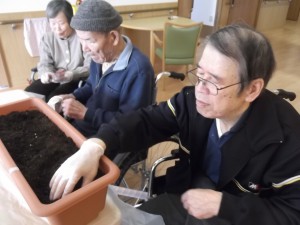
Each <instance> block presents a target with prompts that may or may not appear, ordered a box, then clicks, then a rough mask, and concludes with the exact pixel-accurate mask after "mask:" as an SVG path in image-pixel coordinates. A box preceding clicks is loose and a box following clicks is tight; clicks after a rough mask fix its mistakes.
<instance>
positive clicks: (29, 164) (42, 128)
mask: <svg viewBox="0 0 300 225" xmlns="http://www.w3.org/2000/svg"><path fill="white" fill-rule="evenodd" d="M0 139H1V140H2V142H3V143H4V145H5V147H6V148H7V150H8V151H9V153H10V155H11V157H12V158H13V159H14V161H15V163H16V164H17V166H18V167H19V169H20V170H21V172H22V174H23V175H24V177H25V178H26V180H27V182H28V183H29V185H30V186H31V188H32V189H33V191H34V192H35V194H36V195H37V197H38V198H39V200H40V201H41V202H42V203H44V204H47V203H50V200H49V193H50V188H49V182H50V179H51V177H52V176H53V174H54V172H55V171H56V170H57V169H58V167H59V166H60V165H61V164H62V163H63V162H64V161H65V160H66V159H67V158H68V157H69V156H70V155H72V154H73V153H74V152H75V151H77V150H78V148H77V146H76V145H75V143H74V142H73V140H72V139H71V138H69V137H67V136H66V135H65V134H64V133H63V132H62V131H61V130H60V129H59V128H57V127H56V125H55V124H54V123H53V122H52V121H51V120H50V119H48V117H47V116H45V115H44V114H42V113H41V112H40V111H37V110H33V111H24V112H12V113H10V114H8V115H4V116H0Z"/></svg>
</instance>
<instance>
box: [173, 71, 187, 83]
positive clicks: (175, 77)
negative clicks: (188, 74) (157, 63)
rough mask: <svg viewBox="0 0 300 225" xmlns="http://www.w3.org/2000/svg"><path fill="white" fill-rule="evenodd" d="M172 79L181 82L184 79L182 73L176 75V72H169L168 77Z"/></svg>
mask: <svg viewBox="0 0 300 225" xmlns="http://www.w3.org/2000/svg"><path fill="white" fill-rule="evenodd" d="M169 77H172V78H174V79H179V80H181V81H183V80H184V79H185V75H184V74H183V73H176V72H170V76H169Z"/></svg>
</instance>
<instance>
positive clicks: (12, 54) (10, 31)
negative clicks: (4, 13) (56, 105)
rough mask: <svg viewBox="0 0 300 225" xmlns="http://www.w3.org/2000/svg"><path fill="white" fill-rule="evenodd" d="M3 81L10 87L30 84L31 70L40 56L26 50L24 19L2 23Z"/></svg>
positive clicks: (0, 30) (0, 29) (22, 86)
mask: <svg viewBox="0 0 300 225" xmlns="http://www.w3.org/2000/svg"><path fill="white" fill-rule="evenodd" d="M0 51H1V53H0V54H1V65H0V71H1V79H0V80H1V82H3V84H4V85H9V86H10V87H16V88H24V87H26V86H27V85H28V82H27V78H29V75H30V70H31V68H32V67H34V66H36V63H37V61H38V58H32V57H30V56H29V54H28V52H27V51H26V48H25V44H24V35H23V20H21V21H20V22H19V21H18V22H12V23H4V22H2V24H1V25H0Z"/></svg>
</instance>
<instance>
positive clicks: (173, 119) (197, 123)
mask: <svg viewBox="0 0 300 225" xmlns="http://www.w3.org/2000/svg"><path fill="white" fill-rule="evenodd" d="M274 68H275V59H274V55H273V50H272V47H271V45H270V43H269V41H268V40H267V39H266V38H265V37H264V36H263V35H262V34H261V33H259V32H257V31H255V30H253V29H251V28H249V27H247V26H244V25H238V24H236V25H230V26H227V27H224V28H222V29H220V30H218V31H216V32H215V33H213V34H212V35H210V36H209V37H208V38H207V40H206V41H205V42H204V50H203V54H202V56H201V58H200V61H199V63H198V66H197V68H196V69H194V70H192V71H190V72H189V74H188V76H189V77H190V78H191V81H192V82H193V83H194V84H195V86H194V87H185V88H184V89H183V90H182V91H181V92H180V93H178V94H176V95H175V96H174V97H172V98H171V99H170V100H168V101H167V102H163V103H161V104H159V105H156V106H150V107H148V108H144V109H141V110H138V111H136V112H133V113H130V114H128V115H126V116H122V117H117V118H116V119H115V120H114V121H112V122H111V123H110V124H104V125H103V126H102V127H101V128H100V129H99V131H98V133H97V135H96V137H97V138H93V139H89V140H88V141H89V142H93V143H94V146H93V148H92V147H86V146H85V144H83V145H82V147H81V148H80V150H79V151H78V152H77V153H76V154H74V155H73V156H71V157H70V158H69V159H68V160H67V161H66V162H65V163H64V164H63V165H62V166H61V167H60V168H59V169H58V171H57V172H56V173H55V175H54V176H53V178H52V182H51V186H52V194H53V196H54V197H55V198H60V197H61V196H64V195H66V194H68V193H70V192H71V191H72V189H73V187H74V185H75V184H76V183H77V181H78V179H79V178H80V177H83V178H85V177H88V176H91V171H92V169H93V168H94V167H97V166H98V161H99V158H100V157H101V155H102V154H103V152H104V151H106V150H109V149H119V151H120V152H125V151H132V150H133V149H141V148H146V147H148V146H150V145H151V144H154V143H158V142H160V141H162V140H164V139H165V138H167V137H170V136H171V135H173V134H179V137H180V140H181V143H182V144H183V146H184V147H185V148H186V149H188V150H189V151H190V154H189V156H187V157H184V158H183V159H181V160H185V163H181V165H183V166H185V167H186V168H184V169H182V168H181V171H184V175H185V176H180V177H181V178H182V180H180V181H178V182H177V186H178V187H181V190H177V192H176V193H164V194H162V195H159V196H158V197H157V198H154V199H151V200H149V201H147V202H146V203H144V204H143V205H142V206H141V207H140V209H142V210H145V211H147V212H150V213H154V214H158V215H162V217H163V219H164V221H165V223H166V224H172V225H179V224H181V225H182V224H189V225H196V224H205V225H212V224H218V225H229V224H234V225H254V224H255V225H266V224H272V225H282V224H293V225H296V224H297V225H299V224H300V163H299V162H300V139H299V137H300V117H299V114H298V112H297V111H296V110H295V109H294V108H293V107H292V106H291V105H290V104H289V103H288V102H287V101H285V100H284V99H282V98H280V97H279V96H277V95H275V94H274V93H272V92H270V91H268V90H267V89H266V86H267V84H268V82H269V80H270V78H271V76H272V73H273V71H274ZM86 155H90V156H89V157H82V156H86ZM81 158H85V161H83V160H80V159H81ZM86 160H88V162H89V163H86V162H87V161H86ZM74 162H76V163H74ZM177 174H178V173H177ZM74 177H76V179H74ZM178 177H179V176H178V175H177V176H174V177H173V178H174V179H175V178H178Z"/></svg>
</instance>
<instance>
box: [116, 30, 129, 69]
mask: <svg viewBox="0 0 300 225" xmlns="http://www.w3.org/2000/svg"><path fill="white" fill-rule="evenodd" d="M122 37H123V39H124V41H125V42H126V46H125V48H124V50H123V51H122V52H121V54H120V57H119V58H118V60H117V62H116V64H115V66H114V67H113V71H116V70H124V69H125V68H126V67H127V66H128V62H129V59H130V56H131V54H132V51H133V45H132V43H131V40H130V39H129V38H128V37H126V36H124V35H122Z"/></svg>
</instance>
